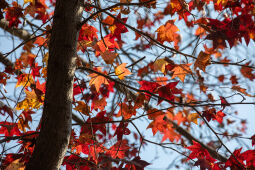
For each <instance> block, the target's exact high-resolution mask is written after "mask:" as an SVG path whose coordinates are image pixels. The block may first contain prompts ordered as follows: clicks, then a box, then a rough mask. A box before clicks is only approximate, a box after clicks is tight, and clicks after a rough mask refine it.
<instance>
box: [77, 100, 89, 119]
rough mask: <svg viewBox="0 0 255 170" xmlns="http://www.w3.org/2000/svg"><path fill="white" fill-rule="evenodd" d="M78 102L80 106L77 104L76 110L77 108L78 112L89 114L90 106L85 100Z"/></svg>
mask: <svg viewBox="0 0 255 170" xmlns="http://www.w3.org/2000/svg"><path fill="white" fill-rule="evenodd" d="M77 103H78V106H76V107H75V108H74V110H77V111H78V112H81V113H82V114H85V115H87V116H88V115H89V113H90V108H89V106H88V105H87V104H86V103H84V102H83V101H78V102H77Z"/></svg>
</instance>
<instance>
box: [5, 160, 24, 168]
mask: <svg viewBox="0 0 255 170" xmlns="http://www.w3.org/2000/svg"><path fill="white" fill-rule="evenodd" d="M24 164H25V163H24V162H22V161H21V158H20V159H16V160H14V161H13V162H12V163H10V164H9V165H8V166H7V167H6V168H5V170H25V165H24Z"/></svg>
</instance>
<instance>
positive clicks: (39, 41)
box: [34, 37, 47, 46]
mask: <svg viewBox="0 0 255 170" xmlns="http://www.w3.org/2000/svg"><path fill="white" fill-rule="evenodd" d="M34 44H37V45H38V46H47V38H43V37H37V38H36V40H35V42H34Z"/></svg>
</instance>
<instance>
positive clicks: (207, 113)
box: [202, 108, 216, 122]
mask: <svg viewBox="0 0 255 170" xmlns="http://www.w3.org/2000/svg"><path fill="white" fill-rule="evenodd" d="M215 114H216V110H215V108H212V109H208V110H205V111H203V112H202V117H205V118H206V120H207V121H208V122H210V120H211V119H215Z"/></svg>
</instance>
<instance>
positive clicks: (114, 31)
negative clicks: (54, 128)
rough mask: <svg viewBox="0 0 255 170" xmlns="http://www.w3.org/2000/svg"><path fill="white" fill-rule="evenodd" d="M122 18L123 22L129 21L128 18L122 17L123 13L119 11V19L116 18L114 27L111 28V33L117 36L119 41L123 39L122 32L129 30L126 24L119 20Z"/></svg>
mask: <svg viewBox="0 0 255 170" xmlns="http://www.w3.org/2000/svg"><path fill="white" fill-rule="evenodd" d="M119 20H121V21H122V22H123V23H126V22H127V18H121V14H120V13H119V14H118V16H117V19H115V20H114V23H113V25H114V27H113V29H110V30H111V33H112V35H113V36H114V37H116V38H117V39H118V40H119V41H121V33H126V32H128V29H127V28H126V26H125V25H123V24H122V23H120V22H119Z"/></svg>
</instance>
